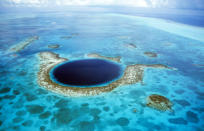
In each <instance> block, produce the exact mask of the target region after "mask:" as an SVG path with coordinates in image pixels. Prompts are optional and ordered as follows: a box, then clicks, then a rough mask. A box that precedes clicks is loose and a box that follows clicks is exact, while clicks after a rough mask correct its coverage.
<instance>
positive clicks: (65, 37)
mask: <svg viewBox="0 0 204 131" xmlns="http://www.w3.org/2000/svg"><path fill="white" fill-rule="evenodd" d="M77 35H79V34H78V33H71V34H70V35H67V36H62V37H60V38H61V39H71V38H73V37H74V36H77Z"/></svg>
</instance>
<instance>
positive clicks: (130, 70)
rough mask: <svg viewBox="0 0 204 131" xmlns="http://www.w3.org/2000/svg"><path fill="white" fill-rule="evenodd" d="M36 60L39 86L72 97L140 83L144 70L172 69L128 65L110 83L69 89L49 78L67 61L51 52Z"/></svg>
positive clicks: (157, 66) (156, 66)
mask: <svg viewBox="0 0 204 131" xmlns="http://www.w3.org/2000/svg"><path fill="white" fill-rule="evenodd" d="M87 56H88V57H92V58H101V59H106V60H111V61H115V62H120V57H107V56H102V55H99V54H97V53H91V54H87ZM38 58H39V60H40V69H39V72H38V83H39V85H40V86H42V87H44V88H46V89H47V90H50V91H52V92H55V93H58V94H62V95H65V96H74V97H77V96H92V95H97V94H100V93H103V92H109V91H112V90H113V89H114V88H116V87H118V86H121V85H127V84H134V83H138V82H142V81H143V76H144V69H145V68H161V69H173V68H171V67H168V66H166V65H162V64H155V65H143V64H135V65H128V66H126V68H125V70H124V72H123V75H122V76H121V77H120V78H119V79H118V80H116V81H113V82H112V83H109V84H107V85H105V86H101V87H98V86H97V87H87V88H80V87H69V86H63V85H59V84H58V83H56V82H54V81H52V80H51V78H50V71H51V69H52V68H53V67H54V66H56V65H58V64H60V63H62V62H65V61H68V59H66V58H62V57H60V56H59V55H58V54H55V53H53V52H41V53H39V54H38Z"/></svg>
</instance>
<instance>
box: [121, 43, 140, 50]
mask: <svg viewBox="0 0 204 131" xmlns="http://www.w3.org/2000/svg"><path fill="white" fill-rule="evenodd" d="M124 46H125V47H127V48H130V49H135V48H137V46H136V45H135V44H133V43H128V44H124Z"/></svg>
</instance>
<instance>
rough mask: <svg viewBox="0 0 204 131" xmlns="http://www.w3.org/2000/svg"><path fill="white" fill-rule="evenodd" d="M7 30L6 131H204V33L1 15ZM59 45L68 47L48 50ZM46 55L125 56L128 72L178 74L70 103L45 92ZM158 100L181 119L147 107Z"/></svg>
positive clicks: (62, 15) (2, 102) (115, 19)
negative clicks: (42, 58)
mask: <svg viewBox="0 0 204 131" xmlns="http://www.w3.org/2000/svg"><path fill="white" fill-rule="evenodd" d="M155 21H156V22H155ZM0 26H1V28H0V34H1V35H0V42H1V44H0V55H1V56H0V57H1V59H0V76H1V77H0V115H1V117H0V129H1V130H29V131H32V130H33V131H36V130H46V131H50V130H59V131H64V130H83V131H84V130H85V131H91V130H111V131H112V130H117V131H122V130H134V131H135V130H142V131H144V130H184V129H185V130H191V131H193V130H202V129H203V128H204V125H203V123H204V122H203V117H204V102H203V99H204V96H203V94H204V91H203V86H204V85H203V81H204V75H203V64H204V63H203V59H204V54H203V52H204V45H203V44H204V41H203V37H202V36H203V34H204V33H203V32H204V29H203V28H202V27H194V26H189V25H183V24H178V23H175V22H169V21H165V20H161V19H155V18H145V17H137V16H129V15H121V14H114V13H107V12H106V13H104V12H98V13H91V14H90V12H83V13H82V12H55V13H53V12H49V13H44V14H43V13H31V14H1V20H0ZM167 27H168V28H167ZM35 36H38V37H39V38H38V39H37V40H35V41H32V43H31V44H30V45H28V46H27V47H25V48H24V49H22V50H21V51H19V52H12V51H11V50H10V48H11V47H13V46H15V45H18V44H19V43H21V42H23V41H28V39H29V38H32V37H35ZM130 43H131V44H133V45H135V46H134V47H136V48H133V47H132V46H127V45H128V44H130ZM53 44H59V45H60V46H59V48H48V46H49V45H53ZM43 51H50V52H54V53H57V54H59V55H60V56H61V57H64V58H68V59H69V60H78V59H85V58H87V54H89V53H98V54H101V55H103V56H107V57H117V56H120V57H121V64H122V65H124V66H127V65H132V64H164V65H167V66H170V67H173V68H176V69H177V70H164V69H154V68H148V69H145V72H144V78H143V82H142V83H136V84H132V85H125V86H120V87H118V88H115V89H114V90H113V91H111V92H108V93H102V94H99V95H96V96H89V97H64V96H62V95H59V94H55V93H52V92H50V91H47V90H46V89H44V88H43V87H40V86H39V85H38V82H37V73H38V71H39V59H38V55H37V54H38V53H39V52H43ZM144 52H154V53H157V57H155V58H152V57H148V56H146V55H144ZM151 94H160V95H163V96H165V97H167V98H168V99H169V100H171V101H172V102H173V104H174V105H173V107H172V108H173V110H174V112H168V111H166V112H161V111H158V110H155V109H152V108H149V107H147V106H146V97H147V96H149V95H151Z"/></svg>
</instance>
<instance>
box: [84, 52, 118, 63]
mask: <svg viewBox="0 0 204 131" xmlns="http://www.w3.org/2000/svg"><path fill="white" fill-rule="evenodd" d="M87 56H88V57H92V58H102V59H106V60H111V61H115V62H118V63H120V59H121V57H120V56H117V57H107V56H102V55H99V54H97V53H90V54H88V55H87Z"/></svg>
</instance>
